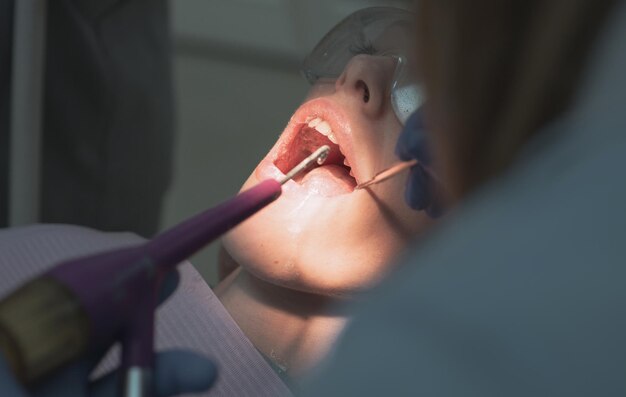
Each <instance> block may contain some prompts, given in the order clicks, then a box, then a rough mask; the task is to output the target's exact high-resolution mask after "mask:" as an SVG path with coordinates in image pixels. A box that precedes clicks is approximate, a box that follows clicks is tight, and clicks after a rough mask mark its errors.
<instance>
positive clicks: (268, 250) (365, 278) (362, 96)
mask: <svg viewBox="0 0 626 397" xmlns="http://www.w3.org/2000/svg"><path fill="white" fill-rule="evenodd" d="M394 69H395V61H394V60H393V59H391V58H388V57H376V56H369V55H359V56H356V57H354V58H353V59H352V61H351V62H350V63H349V64H348V65H347V66H346V69H345V70H344V72H343V74H342V75H341V76H340V77H339V79H337V80H336V81H328V82H319V83H317V84H316V85H315V86H314V87H313V88H312V89H311V90H310V92H309V94H308V96H307V98H306V100H305V102H304V103H303V104H302V105H301V106H300V107H299V108H298V109H297V110H296V112H295V113H294V114H293V116H292V118H291V120H290V121H289V123H288V125H287V127H286V128H285V130H284V131H283V133H282V135H281V136H280V137H279V139H278V141H277V142H276V144H275V145H274V147H273V148H272V149H271V150H270V151H269V153H268V154H267V156H266V157H265V158H264V159H263V160H262V161H261V162H260V163H259V165H258V166H257V168H256V169H255V170H254V171H253V172H252V174H251V175H250V177H249V178H248V180H247V181H246V182H245V184H244V186H243V188H242V189H248V188H250V187H252V186H254V185H256V184H257V183H259V182H260V181H262V180H264V179H267V178H275V179H278V178H279V177H281V176H282V175H283V174H284V173H286V172H287V171H288V170H289V169H291V168H293V166H295V165H296V164H297V163H298V162H300V161H301V160H302V159H304V158H305V157H306V156H307V155H308V154H310V153H312V152H313V151H314V150H315V149H316V148H318V147H320V146H322V145H324V144H328V145H330V146H331V148H332V151H331V154H330V156H329V158H328V159H327V161H326V162H325V163H324V165H323V166H321V167H317V168H314V169H312V170H310V171H308V172H307V173H306V174H304V175H301V176H299V177H298V178H296V180H293V181H289V182H287V183H286V184H285V185H284V186H283V194H282V196H281V197H280V198H279V199H278V200H277V201H276V202H274V203H272V204H271V205H269V206H268V207H266V208H265V209H263V210H262V211H260V212H259V213H258V214H256V215H254V216H253V217H252V218H250V219H249V220H247V221H246V222H244V223H243V224H241V225H240V226H238V227H237V228H236V229H234V230H233V231H232V232H231V233H229V234H228V235H227V236H226V237H225V238H224V246H225V248H226V250H227V251H228V252H229V254H230V255H231V256H232V257H233V259H234V260H235V261H236V262H237V263H239V264H240V265H241V266H243V267H244V268H245V269H246V270H247V271H249V272H251V273H252V274H254V275H255V276H257V277H259V278H261V279H264V280H266V281H269V282H271V283H273V284H277V285H281V286H285V287H288V288H293V289H297V290H302V291H307V292H313V293H318V294H324V295H349V294H351V293H354V292H356V291H358V290H360V289H363V288H367V287H369V286H371V285H372V284H375V283H376V282H377V281H378V280H380V278H381V277H382V276H384V275H385V274H386V273H387V272H388V271H389V270H390V266H391V265H392V262H393V259H394V257H395V256H396V255H397V254H399V253H400V252H401V251H402V249H403V248H404V247H405V246H406V245H407V242H408V241H409V239H410V238H411V237H412V236H414V235H415V234H417V233H419V232H420V230H422V229H424V228H425V227H426V226H427V224H428V223H429V221H428V219H427V218H426V216H425V215H424V214H423V212H415V211H413V210H411V209H410V208H409V207H408V206H407V205H406V204H405V203H404V199H403V192H404V184H405V181H406V177H405V176H400V177H397V178H395V179H392V180H388V181H386V182H384V183H381V184H378V185H374V186H372V187H371V188H369V189H368V190H354V187H355V185H356V184H357V183H360V182H363V181H366V180H368V179H369V178H371V177H372V176H374V174H376V173H377V172H378V171H380V170H382V169H384V168H386V167H388V166H390V165H392V164H394V163H396V162H398V161H399V160H398V159H397V158H396V156H395V155H394V147H395V144H396V141H397V138H398V135H399V133H400V130H401V128H402V126H401V125H400V123H399V121H398V120H397V118H396V116H395V114H394V112H393V109H392V107H391V103H390V100H389V97H390V92H389V90H390V87H391V79H392V76H393V72H394Z"/></svg>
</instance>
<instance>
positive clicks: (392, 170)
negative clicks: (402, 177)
mask: <svg viewBox="0 0 626 397" xmlns="http://www.w3.org/2000/svg"><path fill="white" fill-rule="evenodd" d="M415 164H417V160H415V159H413V160H409V161H403V162H401V163H398V164H395V165H392V166H391V167H389V168H387V169H384V170H382V171H380V172H379V173H377V174H376V175H374V177H373V178H372V179H370V180H368V181H365V182H363V183H359V184H358V185H357V186H356V187H355V189H363V188H366V187H368V186H372V185H376V184H378V183H381V182H383V181H386V180H387V179H389V178H393V177H394V176H396V175H398V174H400V173H401V172H402V171H404V170H406V169H407V168H411V167H413V166H414V165H415Z"/></svg>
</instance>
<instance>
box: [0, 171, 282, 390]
mask: <svg viewBox="0 0 626 397" xmlns="http://www.w3.org/2000/svg"><path fill="white" fill-rule="evenodd" d="M280 194H281V184H280V182H277V181H275V180H272V179H268V180H265V181H263V182H261V183H259V184H258V185H257V186H254V187H253V188H251V189H249V190H246V191H244V192H242V193H240V194H239V195H237V196H235V197H234V198H231V199H229V200H227V201H225V202H223V203H222V204H220V205H218V206H216V207H213V208H211V209H209V210H207V211H205V212H203V213H200V214H198V215H196V216H194V217H192V218H190V219H188V220H187V221H184V222H183V223H181V224H179V225H177V226H174V227H172V228H171V229H169V230H167V231H165V232H163V233H162V234H160V235H159V236H157V237H155V238H154V239H152V240H150V241H148V242H146V243H143V244H140V245H138V246H134V247H130V248H123V249H118V250H114V251H109V252H105V253H101V254H96V255H92V256H88V257H83V258H78V259H74V260H70V261H67V262H63V263H61V264H58V265H56V266H55V267H53V268H52V270H50V271H48V272H46V273H44V274H43V275H41V276H40V277H37V278H36V279H35V280H32V281H30V282H28V283H27V284H25V285H23V286H22V287H21V288H19V289H18V290H16V291H15V292H14V293H12V294H11V295H9V296H8V297H6V298H5V299H3V300H2V302H0V348H1V349H2V351H3V353H4V354H5V357H6V358H7V361H8V362H9V364H10V366H11V367H12V369H13V371H14V373H15V374H16V376H17V377H18V379H20V380H21V381H22V383H24V384H26V385H32V384H35V383H37V382H38V381H40V380H42V379H43V378H45V377H46V376H48V375H50V374H52V373H53V372H54V370H56V369H57V368H60V367H62V366H63V365H64V364H67V363H69V362H71V361H72V360H74V359H76V358H78V357H79V356H82V355H84V354H85V353H87V354H89V353H92V354H93V353H103V352H104V351H105V350H106V348H108V347H109V346H110V345H111V344H112V343H113V342H114V341H115V340H121V342H122V364H121V369H122V371H123V372H122V373H123V374H124V376H123V379H122V388H123V394H124V395H125V396H133V397H135V396H136V397H139V396H141V397H145V396H149V395H151V392H152V391H151V388H152V368H153V364H154V362H153V361H154V351H153V349H154V342H153V341H154V309H155V308H156V299H157V295H156V293H157V291H158V287H159V286H160V284H161V282H162V281H163V279H164V277H165V275H166V274H167V273H168V272H170V271H171V270H173V269H174V268H175V267H176V265H178V264H179V263H180V262H182V261H183V260H185V259H186V258H188V257H189V256H191V255H193V254H194V253H195V252H197V251H198V250H199V249H201V248H202V247H204V246H205V245H207V244H208V243H210V242H212V241H213V240H215V239H217V238H218V237H220V236H221V235H222V234H224V233H226V232H227V231H228V230H230V229H231V228H233V227H234V226H236V225H237V224H239V223H241V222H242V221H244V220H245V219H247V218H248V217H250V216H252V215H253V214H255V213H256V212H258V211H259V210H261V209H262V208H264V207H265V206H266V205H268V204H270V203H271V202H273V201H274V200H275V199H276V198H278V197H279V196H280ZM33 330H39V331H38V332H33Z"/></svg>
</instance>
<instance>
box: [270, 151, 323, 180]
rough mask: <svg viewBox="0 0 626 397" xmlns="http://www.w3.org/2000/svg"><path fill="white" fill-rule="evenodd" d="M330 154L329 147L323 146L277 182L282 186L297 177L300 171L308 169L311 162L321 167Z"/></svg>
mask: <svg viewBox="0 0 626 397" xmlns="http://www.w3.org/2000/svg"><path fill="white" fill-rule="evenodd" d="M329 154H330V146H328V145H324V146H322V147H320V148H318V149H317V150H316V151H314V152H313V153H311V154H310V155H309V156H308V157H307V158H305V159H304V160H302V161H301V162H300V163H299V164H298V165H296V166H295V167H293V168H292V169H291V170H290V171H289V172H288V173H286V174H285V176H284V177H282V178H281V179H279V180H278V182H279V183H280V184H281V185H284V184H285V183H286V182H287V181H288V180H290V179H292V178H293V177H294V176H296V175H298V174H299V173H301V172H302V171H304V170H306V169H307V168H309V166H310V165H311V164H313V162H317V164H319V165H322V164H324V161H326V159H327V158H328V155H329Z"/></svg>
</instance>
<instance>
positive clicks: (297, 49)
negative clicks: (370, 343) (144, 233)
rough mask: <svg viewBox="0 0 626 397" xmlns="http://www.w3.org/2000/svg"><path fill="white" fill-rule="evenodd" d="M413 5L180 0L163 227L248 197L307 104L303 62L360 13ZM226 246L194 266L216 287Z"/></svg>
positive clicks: (175, 14) (352, 0)
mask: <svg viewBox="0 0 626 397" xmlns="http://www.w3.org/2000/svg"><path fill="white" fill-rule="evenodd" d="M410 3H411V1H410V0H409V1H393V0H387V1H385V0H382V1H367V0H360V1H359V0H316V1H307V0H176V1H171V2H170V5H171V12H172V29H173V34H174V44H175V45H174V48H175V58H174V73H175V80H174V81H175V93H176V104H177V134H176V137H177V139H176V146H175V154H174V178H173V183H172V185H171V187H170V189H169V191H168V193H167V196H166V199H165V205H164V208H163V214H162V220H161V227H162V228H164V227H167V226H170V225H173V224H174V223H176V222H177V221H179V220H181V219H183V218H185V217H187V216H190V215H193V214H195V213H197V212H199V211H201V210H202V209H204V208H206V207H208V206H210V205H212V204H215V203H217V202H218V201H220V200H223V199H225V198H227V197H229V196H230V195H232V194H233V193H235V192H236V191H238V189H239V187H240V186H241V184H242V183H243V181H244V180H245V179H246V178H247V177H248V175H249V174H250V173H251V171H252V170H253V169H254V167H255V166H256V164H257V163H258V162H259V160H260V159H261V158H262V157H263V156H264V155H265V154H266V153H267V151H268V149H269V148H270V147H271V145H272V144H273V143H274V142H275V140H276V137H277V136H278V135H279V134H280V133H281V132H282V130H283V128H284V126H285V125H286V123H287V121H288V120H289V117H290V116H291V114H292V113H293V111H294V110H295V109H296V108H297V107H298V105H299V104H300V101H301V99H302V98H303V96H304V95H305V93H306V91H307V89H308V85H307V83H306V81H305V80H304V78H302V77H301V76H300V74H299V65H300V62H301V60H302V59H303V58H304V56H305V55H306V54H307V52H308V51H309V50H310V49H312V47H313V46H314V45H315V44H316V43H317V41H318V40H319V39H320V38H321V37H322V36H323V35H324V34H325V33H326V32H327V31H328V30H329V29H330V28H331V27H332V26H334V25H335V24H336V23H337V22H338V21H339V20H341V19H342V18H343V17H345V16H347V15H348V14H350V13H351V12H353V11H355V10H357V9H360V8H364V7H368V6H374V5H390V6H398V7H404V8H406V7H408V6H410ZM217 248H218V245H217V244H214V245H212V246H210V247H209V248H207V249H205V250H204V251H203V252H201V253H200V254H198V255H196V257H194V258H193V260H192V262H193V263H194V264H195V265H196V267H197V268H198V269H199V271H200V273H201V274H202V275H203V276H204V277H205V279H207V281H209V283H211V284H214V283H215V281H216V257H217Z"/></svg>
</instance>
